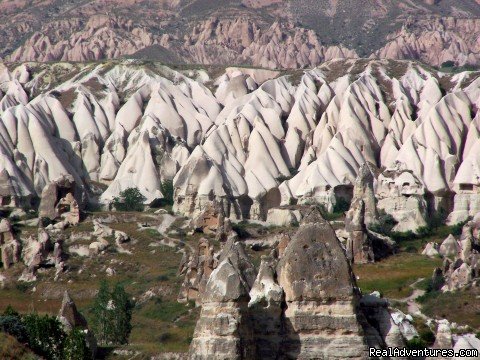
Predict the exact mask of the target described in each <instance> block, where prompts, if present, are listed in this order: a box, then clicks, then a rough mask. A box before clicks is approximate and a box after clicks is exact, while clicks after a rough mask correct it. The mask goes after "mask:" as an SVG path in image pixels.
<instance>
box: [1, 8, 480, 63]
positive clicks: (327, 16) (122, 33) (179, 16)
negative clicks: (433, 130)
mask: <svg viewBox="0 0 480 360" xmlns="http://www.w3.org/2000/svg"><path fill="white" fill-rule="evenodd" d="M2 6H3V9H4V11H3V12H2V14H4V15H3V17H4V19H2V20H3V21H2V24H0V30H1V31H2V34H3V35H4V36H3V37H2V45H3V46H2V48H3V50H2V52H1V55H2V57H4V58H5V59H7V60H10V61H58V60H68V61H91V60H98V59H111V58H119V57H122V56H128V55H133V54H135V55H134V56H138V57H141V58H150V59H157V60H162V61H164V62H167V63H178V62H187V63H201V64H229V65H231V64H250V65H253V66H261V67H268V68H298V67H311V66H316V65H319V64H320V63H322V62H323V61H328V60H330V59H334V58H356V57H358V56H359V55H360V56H362V57H368V56H370V57H378V58H388V59H415V60H420V61H423V62H426V63H428V64H430V65H434V66H438V65H441V64H442V63H443V62H445V61H454V62H455V63H456V64H457V65H466V64H478V63H479V61H480V51H479V44H478V41H477V40H478V39H477V38H478V36H477V35H478V33H479V21H480V20H479V17H480V10H479V9H478V3H476V2H475V1H474V0H461V1H456V2H452V1H451V0H443V1H430V0H429V1H425V2H423V3H422V2H415V3H398V2H394V1H391V0H382V1H369V2H365V3H364V4H363V6H362V7H361V8H359V7H358V4H357V2H356V1H352V0H342V1H331V2H323V3H318V2H312V1H310V0H309V1H288V2H287V1H283V0H278V1H270V0H269V1H260V2H258V1H231V2H227V3H225V2H222V3H209V2H207V1H200V0H196V1H193V0H192V1H161V2H155V3H154V4H151V3H150V2H148V3H147V2H144V1H120V2H111V1H86V2H85V1H79V0H75V1H72V2H70V3H68V4H65V3H63V2H59V1H55V0H49V1H44V2H33V3H30V4H28V5H27V3H24V2H21V1H14V2H9V5H6V4H4V5H2ZM1 17H2V15H0V19H1Z"/></svg>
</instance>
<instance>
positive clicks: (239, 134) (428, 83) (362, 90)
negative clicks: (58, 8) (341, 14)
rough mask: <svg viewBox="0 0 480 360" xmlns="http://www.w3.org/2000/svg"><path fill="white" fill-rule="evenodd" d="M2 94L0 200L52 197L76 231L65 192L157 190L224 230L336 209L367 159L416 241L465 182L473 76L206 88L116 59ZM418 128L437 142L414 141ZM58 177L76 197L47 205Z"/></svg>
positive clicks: (72, 66) (99, 198)
mask: <svg viewBox="0 0 480 360" xmlns="http://www.w3.org/2000/svg"><path fill="white" fill-rule="evenodd" d="M347 73H348V74H349V76H346V75H345V74H347ZM39 74H44V75H45V74H47V75H48V76H47V75H45V76H44V75H39ZM74 74H75V77H73V75H74ZM212 75H215V79H214V78H211V76H212ZM50 77H51V79H52V82H51V83H49V84H44V83H43V81H44V80H45V78H47V79H49V78H50ZM237 78H238V79H237ZM235 79H237V80H235ZM20 80H22V82H20ZM237 82H238V83H237ZM0 84H3V85H2V86H3V88H5V89H7V90H6V92H5V94H0V103H1V104H0V105H1V106H3V108H2V109H3V113H2V118H1V126H0V137H1V138H2V139H4V141H2V144H3V145H2V146H1V147H0V155H1V157H0V159H1V160H0V172H1V171H3V170H5V172H4V175H6V173H8V179H9V180H8V181H9V182H10V183H11V185H12V186H11V187H9V188H10V189H13V190H15V189H24V190H25V191H24V192H23V193H25V194H26V193H28V191H30V190H29V189H31V191H32V193H33V194H34V195H35V196H38V197H42V198H43V201H42V203H41V206H40V212H41V213H42V214H45V215H46V216H47V217H50V218H52V217H53V218H56V217H57V216H59V215H58V212H59V210H60V209H59V208H57V205H58V202H59V201H60V200H61V199H64V200H63V201H64V202H65V204H63V201H62V204H61V207H64V205H65V207H68V206H70V207H71V208H73V210H74V212H75V214H72V217H73V218H74V220H73V222H76V218H77V217H78V216H77V214H76V212H77V210H76V205H75V203H74V202H73V201H72V199H71V197H70V198H69V199H67V198H65V196H66V195H67V194H68V192H70V193H71V194H72V195H73V197H74V198H75V200H76V202H77V204H78V207H79V209H80V210H81V209H82V206H83V203H84V202H85V201H86V200H88V201H89V202H92V203H94V204H97V205H98V204H99V203H100V204H101V205H103V206H105V207H109V206H111V204H112V202H113V200H114V199H115V197H118V196H119V194H120V193H121V192H122V191H124V190H126V189H128V188H135V187H136V188H138V189H139V191H140V192H141V193H142V195H143V196H144V197H145V199H146V200H145V201H144V205H147V206H148V205H155V203H158V202H159V201H162V199H163V197H164V196H166V195H169V196H170V195H171V194H163V193H162V191H168V192H171V190H172V189H171V186H170V187H169V186H165V185H168V184H169V183H168V182H169V181H170V180H171V181H173V192H174V194H173V195H174V196H173V198H174V204H173V210H174V211H175V212H178V213H180V214H181V215H185V216H188V217H192V218H196V217H198V216H199V215H200V214H201V213H202V212H203V211H204V210H206V209H208V207H209V206H211V205H212V204H214V203H218V204H221V207H222V209H223V213H224V215H225V218H230V219H231V220H245V219H251V220H261V221H265V220H266V219H267V218H268V213H269V211H270V210H271V216H270V218H271V219H273V218H274V217H277V218H278V216H276V215H275V212H276V211H277V210H272V209H279V208H281V209H283V208H285V207H286V206H291V205H294V204H297V205H302V204H303V205H310V204H319V205H322V206H324V207H325V209H326V210H327V211H340V210H342V211H343V210H344V209H345V205H346V203H347V202H350V200H351V199H352V197H353V188H354V184H355V181H356V179H357V177H358V175H359V171H360V167H361V165H362V164H364V163H366V162H369V163H372V164H373V165H374V166H375V167H376V168H380V169H386V170H384V171H383V172H382V173H381V174H378V173H376V172H375V174H374V178H375V181H374V184H375V186H374V190H375V197H376V199H377V207H378V210H380V209H383V210H384V211H385V212H387V213H389V214H391V215H392V216H393V217H394V218H395V219H396V221H397V225H396V226H395V228H394V230H395V231H409V230H411V231H417V230H418V228H419V227H422V226H425V225H426V223H427V222H426V220H427V209H428V213H429V214H431V215H433V214H435V213H441V212H442V211H443V213H444V214H445V215H447V214H448V213H449V212H450V211H451V210H452V205H453V202H452V197H453V195H454V192H455V191H456V189H457V188H456V186H457V185H455V181H454V180H455V178H456V176H457V175H458V176H459V181H464V180H463V179H464V173H465V174H467V175H468V174H470V175H472V174H473V175H472V177H471V179H470V180H469V181H472V179H474V177H475V176H474V174H475V171H474V169H475V167H472V164H475V162H474V154H477V153H478V151H475V149H476V146H475V143H476V141H477V140H478V137H479V136H478V134H479V132H478V129H477V128H478V126H477V123H478V116H477V115H476V109H477V106H476V103H477V102H478V96H479V93H480V90H479V88H480V82H479V81H478V79H477V77H476V73H468V72H464V73H461V74H455V75H452V74H442V77H441V81H439V80H438V76H437V74H436V72H434V71H432V70H431V69H427V68H425V67H423V66H421V65H419V64H416V63H411V62H393V61H375V60H365V59H363V60H347V61H341V60H336V61H329V62H326V63H324V64H322V65H321V66H319V67H318V68H315V69H311V70H308V71H302V72H295V73H291V72H281V71H270V70H265V69H250V68H249V69H244V68H227V69H225V72H224V73H223V74H221V75H220V76H217V74H212V73H209V72H208V71H207V70H202V69H196V70H191V71H190V70H189V71H183V70H182V71H175V70H173V69H170V68H168V67H163V66H160V65H158V64H155V65H151V66H150V65H149V64H148V63H141V62H136V63H132V62H127V61H122V62H112V63H104V64H77V63H61V64H38V63H29V64H22V65H19V66H13V65H12V68H6V67H4V68H2V72H1V73H0ZM205 84H208V86H206V85H205ZM446 84H449V85H448V86H447V85H446ZM210 85H211V86H213V87H216V91H215V92H212V91H211V89H210V88H209V86H210ZM166 114H167V115H166ZM445 114H450V115H449V116H448V117H449V118H451V119H452V121H446V120H445V119H446V118H447V117H446V116H445ZM453 124H456V125H455V126H454V125H453ZM431 129H445V134H447V133H448V134H449V136H451V139H450V137H446V135H445V134H440V133H437V132H433V133H432V135H431V136H426V135H425V134H426V133H431ZM422 149H427V150H422ZM472 157H473V158H472ZM472 161H473V162H472ZM463 163H465V166H463V167H462V164H463ZM460 169H461V171H460ZM469 169H472V171H470V170H469ZM460 175H461V176H460ZM59 179H60V182H61V181H62V180H61V179H68V181H69V182H70V183H74V184H75V189H74V190H75V191H68V192H67V193H65V194H63V193H62V194H58V193H56V192H58V191H60V190H61V189H60V190H59V188H58V184H57V185H52V184H56V182H58V181H59ZM167 181H168V182H167ZM55 186H56V187H57V189H55ZM105 186H107V188H106V189H105ZM72 190H73V189H72ZM22 191H23V190H22ZM43 191H44V194H43V196H42V192H43ZM369 191H370V190H369ZM458 191H460V190H458ZM462 191H463V190H462ZM15 192H18V191H17V190H15ZM61 192H63V190H61ZM370 192H371V191H370ZM19 194H20V195H21V194H22V192H21V191H20V192H19ZM369 207H370V205H368V204H367V206H366V222H367V225H368V223H369V221H370V219H369V218H370V209H369ZM277 215H279V214H277ZM65 216H66V217H70V215H65ZM272 216H273V217H272ZM42 217H43V215H42ZM59 220H60V219H59ZM287 220H288V219H287ZM292 220H293V219H292ZM289 221H290V220H289ZM279 222H280V223H281V222H285V221H284V220H282V221H280V219H279ZM61 223H62V224H63V225H67V222H65V221H61ZM62 228H64V226H62V225H58V226H57V230H58V231H61V230H62ZM367 228H368V226H367ZM207 231H208V230H207ZM212 231H213V230H212Z"/></svg>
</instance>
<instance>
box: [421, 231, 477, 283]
mask: <svg viewBox="0 0 480 360" xmlns="http://www.w3.org/2000/svg"><path fill="white" fill-rule="evenodd" d="M475 228H477V225H476V224H475V223H474V222H469V223H467V224H465V226H464V227H463V229H462V235H461V236H460V239H459V240H457V239H456V238H455V237H454V236H453V235H452V234H450V235H449V236H448V237H447V238H446V239H445V240H444V241H443V242H442V243H441V245H440V246H438V245H436V246H434V245H432V244H428V245H427V247H426V248H425V250H424V252H423V254H424V255H428V256H434V255H436V256H442V257H444V262H443V267H442V268H437V269H435V271H434V273H433V277H432V283H433V286H434V288H435V289H436V290H442V291H444V292H447V291H456V290H461V289H464V288H467V287H470V286H474V285H475V284H478V283H479V282H480V253H479V246H478V239H477V238H476V237H474V235H473V234H474V229H475ZM437 248H438V250H437ZM435 251H436V254H435ZM429 254H430V255H429Z"/></svg>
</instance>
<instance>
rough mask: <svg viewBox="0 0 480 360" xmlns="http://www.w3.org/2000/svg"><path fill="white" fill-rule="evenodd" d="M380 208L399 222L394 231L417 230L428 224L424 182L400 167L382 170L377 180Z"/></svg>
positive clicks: (377, 195)
mask: <svg viewBox="0 0 480 360" xmlns="http://www.w3.org/2000/svg"><path fill="white" fill-rule="evenodd" d="M376 197H377V199H378V203H377V206H378V209H381V210H383V211H385V212H386V213H387V214H390V215H391V216H392V217H393V218H394V219H395V221H396V222H397V224H396V225H395V227H394V228H393V230H394V231H399V232H404V231H414V232H415V231H417V230H418V229H419V228H421V227H422V226H426V225H427V222H426V220H427V218H428V214H427V203H426V201H425V198H424V197H425V188H424V186H423V184H422V182H421V181H420V180H419V179H418V178H417V177H416V176H415V175H414V174H413V173H412V172H411V171H407V170H402V169H401V168H400V167H396V168H392V169H387V170H386V171H384V172H382V173H381V174H380V175H379V177H378V181H377V187H376Z"/></svg>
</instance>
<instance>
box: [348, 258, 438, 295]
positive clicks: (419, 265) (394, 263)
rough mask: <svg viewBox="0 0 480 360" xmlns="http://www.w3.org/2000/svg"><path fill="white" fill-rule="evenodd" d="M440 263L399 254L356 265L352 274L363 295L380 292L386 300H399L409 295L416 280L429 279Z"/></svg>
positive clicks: (435, 260) (436, 260)
mask: <svg viewBox="0 0 480 360" xmlns="http://www.w3.org/2000/svg"><path fill="white" fill-rule="evenodd" d="M441 263H442V261H441V260H440V259H430V258H428V257H426V256H422V255H419V254H409V253H400V254H397V255H394V256H391V257H389V258H387V259H385V260H382V261H380V262H377V263H374V264H357V265H355V266H354V272H355V275H356V276H357V277H358V278H359V279H358V281H357V283H358V286H359V287H360V288H361V289H362V291H363V292H364V293H370V292H372V291H380V293H382V294H383V295H384V296H386V297H388V298H393V299H400V298H404V297H407V296H409V295H411V293H412V291H413V289H412V288H411V287H410V285H411V284H412V283H414V282H415V281H416V280H417V279H418V278H429V277H431V276H432V273H433V269H434V268H435V267H437V266H440V265H441Z"/></svg>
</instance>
